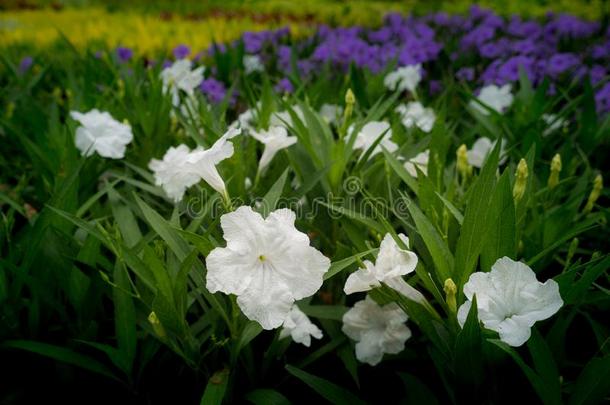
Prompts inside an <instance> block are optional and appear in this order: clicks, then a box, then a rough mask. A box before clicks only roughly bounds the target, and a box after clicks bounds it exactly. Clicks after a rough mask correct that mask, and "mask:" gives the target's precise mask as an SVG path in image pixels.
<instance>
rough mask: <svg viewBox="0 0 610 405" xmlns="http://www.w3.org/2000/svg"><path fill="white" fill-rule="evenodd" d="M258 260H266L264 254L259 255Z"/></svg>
mask: <svg viewBox="0 0 610 405" xmlns="http://www.w3.org/2000/svg"><path fill="white" fill-rule="evenodd" d="M258 260H260V261H261V262H264V261H265V260H267V258H266V257H265V256H264V255H259V256H258Z"/></svg>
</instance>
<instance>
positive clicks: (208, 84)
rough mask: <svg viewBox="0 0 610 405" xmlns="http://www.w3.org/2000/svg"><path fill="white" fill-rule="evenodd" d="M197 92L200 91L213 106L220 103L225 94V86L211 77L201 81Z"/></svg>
mask: <svg viewBox="0 0 610 405" xmlns="http://www.w3.org/2000/svg"><path fill="white" fill-rule="evenodd" d="M199 90H201V92H202V93H203V94H204V95H205V96H206V98H207V99H208V101H209V102H210V103H213V104H217V103H220V102H221V101H222V100H223V99H224V98H225V95H226V94H227V90H226V88H225V85H224V84H223V83H222V82H220V81H218V80H216V79H214V78H213V77H210V78H209V79H205V80H204V81H202V82H201V84H200V85H199Z"/></svg>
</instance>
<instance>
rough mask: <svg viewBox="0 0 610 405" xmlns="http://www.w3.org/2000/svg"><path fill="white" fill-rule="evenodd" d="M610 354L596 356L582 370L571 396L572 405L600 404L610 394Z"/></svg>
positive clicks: (570, 402)
mask: <svg viewBox="0 0 610 405" xmlns="http://www.w3.org/2000/svg"><path fill="white" fill-rule="evenodd" d="M609 375H610V356H604V357H595V358H593V359H591V361H589V363H587V365H586V366H585V368H584V369H583V370H582V372H581V373H580V375H579V376H578V379H577V380H576V384H575V386H574V391H573V393H572V396H571V397H570V401H569V404H570V405H580V404H599V403H602V402H604V399H607V395H608V394H610V378H608V376H609Z"/></svg>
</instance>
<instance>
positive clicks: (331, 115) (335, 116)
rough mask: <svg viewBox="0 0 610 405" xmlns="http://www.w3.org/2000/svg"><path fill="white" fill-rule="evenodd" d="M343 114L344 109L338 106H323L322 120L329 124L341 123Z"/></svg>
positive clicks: (321, 111) (321, 109)
mask: <svg viewBox="0 0 610 405" xmlns="http://www.w3.org/2000/svg"><path fill="white" fill-rule="evenodd" d="M341 114H343V107H341V106H340V105H336V104H322V107H320V115H321V116H322V119H323V120H324V121H326V122H327V123H329V124H332V123H336V122H339V119H340V118H341Z"/></svg>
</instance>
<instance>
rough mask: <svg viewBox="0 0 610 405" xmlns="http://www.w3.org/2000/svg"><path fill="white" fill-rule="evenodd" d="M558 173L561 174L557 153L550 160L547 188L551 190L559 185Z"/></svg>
mask: <svg viewBox="0 0 610 405" xmlns="http://www.w3.org/2000/svg"><path fill="white" fill-rule="evenodd" d="M559 172H561V155H560V154H559V153H557V154H556V155H555V156H553V160H551V175H550V176H549V182H548V186H549V189H550V190H552V189H554V188H555V187H557V184H558V183H559Z"/></svg>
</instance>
